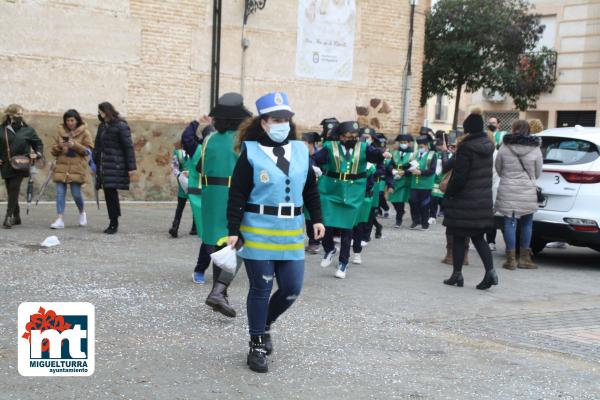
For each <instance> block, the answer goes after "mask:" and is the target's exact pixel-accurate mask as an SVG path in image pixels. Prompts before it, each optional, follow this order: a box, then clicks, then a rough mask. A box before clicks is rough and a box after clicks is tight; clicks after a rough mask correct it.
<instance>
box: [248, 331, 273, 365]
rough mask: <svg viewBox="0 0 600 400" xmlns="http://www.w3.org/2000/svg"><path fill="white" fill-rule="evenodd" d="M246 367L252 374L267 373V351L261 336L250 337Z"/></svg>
mask: <svg viewBox="0 0 600 400" xmlns="http://www.w3.org/2000/svg"><path fill="white" fill-rule="evenodd" d="M247 363H248V367H250V369H251V370H252V371H254V372H268V371H269V364H268V362H267V350H266V349H265V342H264V336H263V335H257V336H251V338H250V352H249V353H248V360H247Z"/></svg>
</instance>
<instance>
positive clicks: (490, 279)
mask: <svg viewBox="0 0 600 400" xmlns="http://www.w3.org/2000/svg"><path fill="white" fill-rule="evenodd" d="M497 284H498V274H496V270H495V269H494V268H492V269H490V270H489V271H486V272H485V276H484V277H483V280H482V281H481V282H480V283H479V285H477V286H476V288H477V289H479V290H486V289H489V288H491V287H492V285H497Z"/></svg>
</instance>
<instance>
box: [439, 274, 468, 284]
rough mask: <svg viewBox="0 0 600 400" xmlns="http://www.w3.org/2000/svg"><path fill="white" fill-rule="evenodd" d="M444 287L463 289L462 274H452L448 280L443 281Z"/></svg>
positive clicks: (463, 280)
mask: <svg viewBox="0 0 600 400" xmlns="http://www.w3.org/2000/svg"><path fill="white" fill-rule="evenodd" d="M444 283H445V284H446V285H450V286H454V285H456V286H458V287H463V286H464V285H465V278H463V275H462V272H453V273H452V275H451V276H450V278H448V279H446V280H445V281H444Z"/></svg>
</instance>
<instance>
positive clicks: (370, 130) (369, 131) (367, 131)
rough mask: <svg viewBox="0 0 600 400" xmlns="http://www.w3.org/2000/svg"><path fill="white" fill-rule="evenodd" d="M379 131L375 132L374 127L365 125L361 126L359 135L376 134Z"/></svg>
mask: <svg viewBox="0 0 600 400" xmlns="http://www.w3.org/2000/svg"><path fill="white" fill-rule="evenodd" d="M376 134H377V132H375V129H373V128H369V127H364V128H360V129H359V130H358V135H359V136H363V135H371V136H372V135H376Z"/></svg>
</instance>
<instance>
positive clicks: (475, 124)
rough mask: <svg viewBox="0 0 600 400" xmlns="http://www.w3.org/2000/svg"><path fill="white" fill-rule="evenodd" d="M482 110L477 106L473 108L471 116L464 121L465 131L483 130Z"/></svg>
mask: <svg viewBox="0 0 600 400" xmlns="http://www.w3.org/2000/svg"><path fill="white" fill-rule="evenodd" d="M481 114H482V110H481V108H479V107H475V108H473V109H472V110H471V113H470V114H469V116H468V117H467V118H466V119H465V120H464V122H463V129H464V130H465V133H480V132H483V117H482V116H481Z"/></svg>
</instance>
